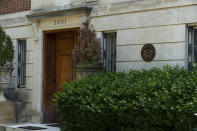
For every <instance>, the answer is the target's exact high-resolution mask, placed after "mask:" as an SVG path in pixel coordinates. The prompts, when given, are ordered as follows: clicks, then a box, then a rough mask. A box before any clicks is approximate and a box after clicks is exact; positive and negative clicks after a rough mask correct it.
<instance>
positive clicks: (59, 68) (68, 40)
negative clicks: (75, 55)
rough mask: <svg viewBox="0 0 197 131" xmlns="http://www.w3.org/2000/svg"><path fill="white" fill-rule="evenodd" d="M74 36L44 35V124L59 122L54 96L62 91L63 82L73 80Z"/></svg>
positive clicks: (62, 34)
mask: <svg viewBox="0 0 197 131" xmlns="http://www.w3.org/2000/svg"><path fill="white" fill-rule="evenodd" d="M75 38H76V36H75V33H74V32H73V31H69V32H61V33H55V34H47V35H45V44H44V50H45V51H44V54H45V55H44V61H45V65H44V70H43V71H44V81H45V82H44V90H43V115H44V116H43V118H44V122H59V121H60V117H59V115H58V113H57V110H56V108H55V106H54V103H53V98H54V94H55V93H56V92H58V91H62V90H63V88H62V87H63V86H64V82H71V81H72V80H73V61H72V49H73V47H74V43H75V42H76V40H75Z"/></svg>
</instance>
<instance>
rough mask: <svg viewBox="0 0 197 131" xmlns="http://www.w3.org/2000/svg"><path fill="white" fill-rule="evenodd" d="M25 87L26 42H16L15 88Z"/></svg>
mask: <svg viewBox="0 0 197 131" xmlns="http://www.w3.org/2000/svg"><path fill="white" fill-rule="evenodd" d="M25 85H26V40H18V76H17V87H18V88H24V87H25Z"/></svg>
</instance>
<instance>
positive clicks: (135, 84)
mask: <svg viewBox="0 0 197 131" xmlns="http://www.w3.org/2000/svg"><path fill="white" fill-rule="evenodd" d="M64 89H65V90H64V91H63V92H59V93H57V94H56V99H55V103H56V106H57V108H58V110H59V111H60V113H61V115H62V118H63V120H64V124H65V127H64V128H63V129H62V130H63V131H64V130H65V131H69V130H70V131H78V130H82V131H189V130H191V127H192V126H193V125H194V123H195V122H197V120H196V116H195V115H194V114H195V112H197V72H196V71H193V72H190V71H188V70H186V69H184V68H180V67H169V66H165V67H164V68H162V69H159V68H153V69H151V70H141V71H139V70H131V71H130V72H129V73H128V74H126V73H121V72H120V73H100V74H97V75H92V76H89V77H87V78H85V79H82V80H77V81H73V82H72V83H69V84H68V83H67V84H66V85H65V87H64Z"/></svg>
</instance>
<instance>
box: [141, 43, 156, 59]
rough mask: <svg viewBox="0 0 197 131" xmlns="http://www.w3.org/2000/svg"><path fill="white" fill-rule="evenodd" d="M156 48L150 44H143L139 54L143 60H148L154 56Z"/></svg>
mask: <svg viewBox="0 0 197 131" xmlns="http://www.w3.org/2000/svg"><path fill="white" fill-rule="evenodd" d="M155 55H156V50H155V47H154V46H153V45H152V44H145V45H144V47H143V48H142V50H141V56H142V58H143V60H144V61H147V62H150V61H152V60H153V59H154V58H155Z"/></svg>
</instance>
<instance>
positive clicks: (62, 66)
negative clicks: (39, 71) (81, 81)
mask: <svg viewBox="0 0 197 131" xmlns="http://www.w3.org/2000/svg"><path fill="white" fill-rule="evenodd" d="M73 47H74V37H73V33H72V32H68V33H61V34H59V35H58V36H57V44H56V79H57V81H56V91H60V90H61V88H62V87H63V86H64V81H66V82H70V81H71V80H72V79H73V68H72V67H73V65H72V64H73V63H72V49H73Z"/></svg>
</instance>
